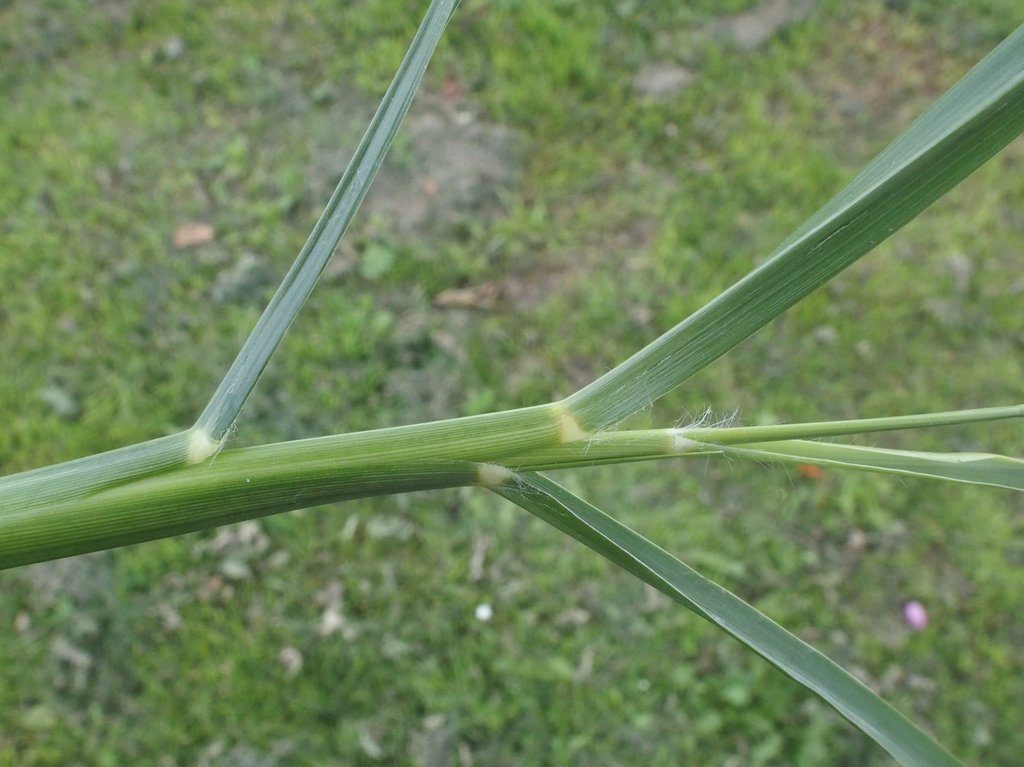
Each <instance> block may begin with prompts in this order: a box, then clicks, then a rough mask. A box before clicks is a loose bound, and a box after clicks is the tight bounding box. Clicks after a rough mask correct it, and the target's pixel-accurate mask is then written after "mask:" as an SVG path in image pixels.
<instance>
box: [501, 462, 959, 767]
mask: <svg viewBox="0 0 1024 767" xmlns="http://www.w3.org/2000/svg"><path fill="white" fill-rule="evenodd" d="M492 489H493V490H494V491H495V492H497V493H498V494H499V495H502V496H503V497H505V498H507V499H509V500H510V501H512V502H513V503H516V504H518V505H519V506H522V507H523V508H524V509H526V510H527V511H530V512H532V513H533V514H536V515H537V516H538V517H540V518H541V519H543V520H544V521H545V522H548V523H550V524H551V525H554V526H555V527H556V528H558V529H559V530H561V531H562V532H564V533H567V534H569V535H571V536H572V537H573V538H575V539H576V540H578V541H580V542H581V543H583V544H584V545H586V546H588V547H590V548H591V549H593V550H594V551H596V552H597V553H598V554H600V555H601V556H603V557H605V558H607V559H609V560H611V561H612V562H614V563H615V564H617V565H619V566H620V567H622V568H624V569H625V570H627V571H629V572H630V573H632V574H633V575H635V576H637V577H638V578H640V579H641V580H643V581H644V582H645V583H648V584H650V585H651V586H653V587H654V588H656V589H658V590H659V591H661V592H662V593H664V594H667V595H668V596H669V597H671V598H672V599H674V600H676V601H677V602H681V603H682V604H684V605H686V606H687V607H689V608H690V609H691V610H693V611H694V612H696V613H697V614H699V615H701V616H703V617H704V618H706V619H707V620H709V621H711V622H712V623H714V624H715V625H717V626H719V627H721V628H722V629H724V630H725V631H727V632H728V633H729V634H731V635H732V636H734V637H735V638H736V639H738V640H739V641H740V642H742V643H743V644H745V645H746V646H747V647H749V648H750V649H752V650H754V651H755V652H756V653H758V654H759V655H761V656H762V657H763V658H765V659H766V660H767V661H769V662H770V663H771V664H772V665H774V666H776V667H777V668H779V669H780V670H781V671H783V672H784V673H785V674H787V675H788V676H790V677H792V678H793V679H795V680H796V681H797V682H799V683H800V684H802V685H804V686H805V687H807V688H808V689H810V690H812V691H813V692H815V693H817V694H818V695H820V696H821V697H822V698H823V699H824V700H826V701H827V702H828V703H830V704H831V705H832V706H834V707H835V708H836V710H837V711H839V713H841V714H842V715H843V716H845V717H846V718H847V719H849V720H850V721H851V722H852V723H853V724H855V725H856V726H857V727H859V728H860V729H861V730H862V731H863V732H865V733H866V734H867V735H868V736H869V737H871V738H872V739H873V740H874V741H875V742H876V743H878V745H880V746H881V747H882V748H884V749H885V750H886V751H888V752H889V753H890V754H891V755H892V756H893V757H894V758H895V759H896V760H897V761H898V762H899V763H900V764H902V765H904V767H952V766H953V765H959V764H960V762H959V761H957V760H956V759H955V758H954V757H953V756H951V755H950V754H949V753H948V752H947V751H946V750H945V749H943V748H942V746H940V745H939V744H938V743H936V742H935V741H934V740H932V739H931V738H930V737H928V736H927V735H926V734H925V733H924V732H922V731H921V730H920V729H918V728H917V727H916V726H914V724H912V723H911V722H910V721H909V720H907V719H906V718H905V717H904V716H903V715H902V714H900V713H899V712H898V711H897V710H896V709H894V708H893V707H892V706H890V705H889V704H888V703H886V702H885V701H884V700H882V699H881V698H880V697H878V696H877V695H876V694H875V693H873V692H872V691H871V690H869V689H868V688H867V687H865V686H864V685H863V684H861V683H860V682H858V681H857V680H856V679H855V678H854V677H853V676H851V675H850V674H848V673H847V672H846V671H844V670H843V669H842V668H840V667H839V666H837V665H836V664H835V663H833V662H832V661H831V660H829V659H828V658H826V657H825V656H824V655H822V654H821V653H819V652H818V651H817V650H815V649H814V648H813V647H811V646H810V645H808V644H806V643H805V642H803V641H802V640H800V639H798V638H797V637H795V636H793V635H792V634H790V633H789V632H788V631H786V630H785V629H784V628H782V627H781V626H779V625H778V624H777V623H775V622H774V621H772V620H771V619H770V618H768V617H767V616H765V615H763V614H762V613H760V612H758V611H757V610H756V609H754V608H753V607H751V606H750V605H748V604H747V603H746V602H744V601H743V600H742V599H740V598H739V597H737V596H735V595H734V594H732V593H731V592H729V591H727V590H726V589H724V588H722V587H721V586H719V585H717V584H715V583H713V582H712V581H709V580H708V579H706V578H704V577H703V576H702V575H700V574H699V573H697V572H696V571H695V570H693V569H691V568H690V567H688V566H687V565H685V564H683V563H682V562H680V561H679V560H678V559H676V558H675V557H673V556H672V555H671V554H669V553H668V552H667V551H665V550H664V549H661V548H659V547H658V546H656V545H654V544H653V543H651V542H650V541H649V540H647V539H646V538H644V537H643V536H642V535H640V534H638V533H636V532H634V531H633V530H631V529H630V528H628V527H626V526H625V525H622V524H620V523H619V522H616V521H615V520H614V519H612V518H611V517H609V516H608V515H606V514H604V513H603V512H601V511H600V510H598V509H596V508H595V507H593V506H591V505H590V504H589V503H587V502H586V501H584V500H582V499H581V498H578V497H577V496H575V495H573V494H572V493H570V492H569V491H568V490H566V489H565V488H563V487H561V486H560V485H558V484H556V483H554V482H552V481H551V480H549V479H547V478H545V477H543V476H541V475H539V474H534V473H524V474H517V475H515V476H514V477H513V478H512V479H511V480H510V481H508V482H506V483H502V484H500V485H498V486H496V487H493V488H492Z"/></svg>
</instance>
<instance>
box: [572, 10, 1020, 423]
mask: <svg viewBox="0 0 1024 767" xmlns="http://www.w3.org/2000/svg"><path fill="white" fill-rule="evenodd" d="M1022 61H1024V26H1022V27H1021V28H1020V29H1018V30H1017V31H1016V32H1014V33H1013V34H1011V35H1010V36H1009V37H1008V38H1007V39H1006V40H1004V41H1003V42H1002V43H1001V44H1000V45H999V46H997V47H996V48H995V49H994V50H993V51H992V52H991V53H990V54H989V55H988V56H986V57H985V58H984V59H983V60H982V61H981V62H980V63H979V64H978V65H977V66H975V67H974V68H973V69H972V70H971V71H970V72H968V73H967V74H966V75H965V76H964V77H963V78H962V79H961V80H960V81H959V82H958V83H956V84H955V85H954V86H953V87H952V88H951V89H950V90H949V91H948V92H947V93H946V94H945V95H944V96H943V97H942V98H941V99H939V101H937V102H936V103H935V104H934V105H933V106H932V107H931V108H930V109H929V110H928V111H927V112H926V113H925V114H924V115H922V116H921V117H920V118H919V119H918V120H917V121H916V122H915V123H914V124H913V125H912V126H911V127H910V128H909V129H907V131H905V132H904V133H903V134H902V135H901V136H900V137H899V138H897V139H896V140H895V141H894V142H893V143H892V144H891V145H890V146H889V147H888V148H886V149H885V150H883V151H882V152H881V153H880V154H879V155H878V157H876V158H875V160H873V161H872V162H871V163H869V164H868V166H867V167H866V168H865V169H864V171H862V172H861V174H859V175H858V176H857V177H856V178H855V179H854V180H853V181H851V182H850V184H848V185H847V186H846V187H845V188H844V189H843V190H842V191H840V192H839V194H837V195H836V196H835V197H834V198H833V199H832V200H831V201H829V202H828V203H826V204H825V205H824V206H823V207H822V208H821V209H820V210H819V211H818V212H817V213H815V214H814V215H813V216H811V218H809V219H808V220H807V222H806V223H805V224H804V225H802V226H801V227H800V228H798V229H797V231H796V232H794V233H793V234H792V235H791V236H790V237H789V238H787V239H786V240H785V241H784V242H783V243H782V244H781V245H780V246H779V247H778V248H776V249H775V251H774V252H773V253H772V254H771V255H770V256H769V258H768V260H767V261H765V262H764V263H763V264H761V265H760V266H758V267H757V268H755V269H754V270H753V271H751V272H750V273H749V274H748V275H747V276H746V277H744V278H743V279H741V280H740V281H739V282H737V283H735V284H734V285H733V286H732V287H730V288H728V289H727V290H725V291H724V292H723V293H722V294H720V295H719V296H718V297H717V298H715V299H714V300H712V301H711V302H710V303H708V304H707V305H705V306H704V307H702V308H701V309H699V310H698V311H696V312H695V313H694V314H692V315H690V317H688V318H686V319H685V320H683V321H682V322H681V323H679V324H678V325H676V326H675V327H674V328H672V329H671V330H669V331H668V332H666V333H665V334H663V335H662V336H661V337H660V338H658V339H656V340H655V341H653V342H652V343H650V344H649V345H648V346H646V347H645V348H643V349H641V350H640V351H639V352H637V353H636V354H634V355H633V356H631V357H630V358H629V359H627V360H626V361H624V362H623V363H622V364H620V365H618V366H617V367H615V368H613V369H612V370H611V371H609V372H608V373H606V374H604V375H603V376H601V377H600V378H598V379H597V380H596V381H594V382H592V383H591V384H589V385H587V386H585V387H584V388H582V389H580V390H579V391H577V392H576V393H574V394H572V395H570V396H569V397H568V398H567V399H566V400H565V403H566V405H567V406H568V408H569V409H570V411H571V412H572V414H573V416H574V417H575V418H576V419H577V420H578V421H579V424H580V426H581V428H583V429H584V430H587V431H600V430H602V429H605V428H607V427H609V426H612V425H614V424H616V423H618V422H620V421H621V420H623V419H624V418H627V417H628V416H630V415H632V414H634V413H636V412H638V411H640V410H642V409H644V408H646V407H648V406H649V405H650V404H651V402H653V401H654V400H656V399H658V398H659V397H661V396H663V395H664V394H666V393H667V392H668V391H670V390H671V389H673V388H675V387H676V386H678V385H679V384H680V383H682V382H683V381H685V380H686V379H687V378H689V377H690V376H692V375H694V374H695V373H697V372H699V371H700V370H701V369H703V368H704V367H706V366H707V365H709V364H710V363H711V362H713V361H714V360H716V359H717V358H718V357H720V356H722V355H723V354H725V353H726V352H728V351H729V350H731V349H733V348H734V347H736V346H737V345H739V344H740V343H741V342H742V341H744V340H745V339H746V338H748V337H749V336H751V335H752V334H753V333H755V332H756V331H757V330H759V329H760V328H761V327H763V326H764V325H766V324H767V323H768V322H770V321H771V320H772V319H774V318H775V317H777V316H778V315H779V314H781V313H782V312H784V311H785V310H786V309H788V308H789V307H790V306H792V305H793V304H795V303H797V302H798V301H799V300H801V299H802V298H804V297H805V296H807V295H808V294H810V293H811V292H812V291H814V290H815V289H817V288H818V287H820V286H821V285H823V284H825V283H826V282H827V281H828V280H830V279H832V277H834V276H835V275H837V274H838V273H839V272H841V271H842V270H844V269H845V268H847V267H848V266H850V265H851V264H853V263H854V262H855V261H857V259H859V258H861V257H862V256H863V255H864V254H866V253H867V252H869V251H870V250H871V249H872V248H874V247H875V246H876V245H877V244H878V243H879V242H881V241H882V240H884V239H886V238H887V237H889V236H890V235H891V234H893V233H894V232H895V231H897V230H898V229H899V228H900V227H902V226H903V225H904V224H906V223H908V222H909V221H911V220H912V219H913V218H914V217H916V216H917V214H918V213H920V212H921V211H922V210H924V209H925V208H926V207H928V206H929V205H930V204H931V203H933V202H934V201H935V200H937V199H938V198H939V197H941V196H942V195H943V194H945V193H946V191H948V190H949V189H950V188H952V187H953V186H954V185H956V184H957V183H959V182H960V181H961V180H962V179H963V178H965V177H966V176H967V175H969V174H970V173H971V172H973V171H974V170H975V169H976V168H977V167H979V166H980V165H981V164H982V163H983V162H985V161H986V160H987V159H989V158H990V157H991V156H992V155H994V154H995V153H996V152H997V151H998V150H999V149H1001V148H1002V147H1003V146H1005V145H1006V144H1007V143H1009V142H1010V141H1011V140H1012V139H1013V138H1015V137H1016V136H1017V135H1019V134H1020V133H1021V132H1022V131H1024V66H1022V65H1021V62H1022Z"/></svg>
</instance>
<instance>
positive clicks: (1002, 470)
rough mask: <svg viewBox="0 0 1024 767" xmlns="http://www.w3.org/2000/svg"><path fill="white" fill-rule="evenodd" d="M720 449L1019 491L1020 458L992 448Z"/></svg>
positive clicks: (823, 445) (799, 443) (808, 445)
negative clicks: (979, 450) (978, 450)
mask: <svg viewBox="0 0 1024 767" xmlns="http://www.w3.org/2000/svg"><path fill="white" fill-rule="evenodd" d="M721 449H722V452H723V453H724V454H725V455H736V456H743V457H745V458H753V459H756V460H762V461H786V462H790V463H792V462H797V463H810V464H815V465H818V466H831V467H835V468H840V469H857V470H861V471H879V472H884V473H888V474H908V475H912V476H917V477H931V478H932V479H947V480H951V481H953V482H962V483H965V484H970V485H990V486H992V487H1003V488H1007V489H1009V490H1024V461H1022V460H1020V459H1019V458H1010V457H1008V456H1005V455H994V454H991V453H927V452H922V451H917V450H891V449H888V448H881V447H863V446H860V445H842V444H837V443H835V442H809V441H804V440H787V441H780V442H762V443H756V442H755V443H750V444H743V445H731V446H723V447H722V448H721Z"/></svg>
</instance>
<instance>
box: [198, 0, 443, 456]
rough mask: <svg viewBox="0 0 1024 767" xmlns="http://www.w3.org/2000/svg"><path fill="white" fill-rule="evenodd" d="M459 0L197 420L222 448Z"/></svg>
mask: <svg viewBox="0 0 1024 767" xmlns="http://www.w3.org/2000/svg"><path fill="white" fill-rule="evenodd" d="M458 1H459V0H432V2H431V4H430V7H429V8H428V9H427V13H426V14H425V15H424V17H423V21H422V23H421V24H420V27H419V29H418V30H417V32H416V36H415V37H414V38H413V40H412V43H411V44H410V46H409V49H408V50H407V51H406V54H405V57H404V58H403V60H402V63H401V65H400V66H399V68H398V71H397V72H396V73H395V77H394V79H393V80H392V82H391V85H390V86H389V87H388V89H387V92H386V93H385V94H384V98H383V99H382V100H381V103H380V106H379V107H378V108H377V112H376V113H375V114H374V116H373V119H372V120H371V121H370V124H369V125H368V126H367V128H366V132H365V133H364V134H363V138H362V140H361V141H360V142H359V146H358V147H357V148H356V151H355V154H354V155H353V157H352V160H351V162H350V163H349V166H348V168H347V169H346V170H345V173H344V174H343V175H342V177H341V181H339V182H338V186H337V188H335V190H334V193H333V194H332V195H331V198H330V200H329V201H328V203H327V206H326V207H325V208H324V212H323V213H322V214H321V216H320V218H319V220H318V221H317V222H316V224H315V225H314V227H313V230H312V232H311V233H310V235H309V237H308V239H307V240H306V243H305V245H303V246H302V250H300V251H299V255H298V256H297V257H296V259H295V262H294V263H293V264H292V266H291V268H290V269H289V270H288V273H287V274H286V275H285V277H284V280H283V281H282V282H281V284H280V285H279V286H278V289H277V291H276V292H275V293H274V296H273V297H272V298H271V300H270V303H269V304H268V305H267V308H266V309H265V310H264V312H263V314H262V315H261V316H260V318H259V320H258V321H257V322H256V326H255V327H254V328H253V330H252V332H251V333H250V334H249V337H248V338H247V339H246V341H245V343H244V344H243V346H242V348H241V349H240V350H239V352H238V355H237V356H236V357H235V360H234V362H232V364H231V367H230V368H229V369H228V372H227V373H226V374H225V375H224V378H223V379H222V380H221V382H220V385H218V387H217V389H216V391H215V392H214V393H213V396H212V397H211V398H210V401H209V402H208V403H207V405H206V407H205V408H204V410H203V412H202V414H200V416H199V418H198V420H197V421H196V424H195V426H194V427H193V428H194V429H196V430H199V431H201V432H203V433H205V434H207V435H209V437H210V438H211V439H212V440H213V441H214V442H218V443H219V442H221V441H222V440H223V439H224V437H225V435H226V434H227V432H228V430H229V429H230V428H231V426H232V424H233V423H234V421H235V419H236V418H237V417H238V413H239V411H240V410H241V408H242V406H243V405H244V403H245V400H246V399H247V398H248V396H249V394H250V392H252V389H253V387H255V385H256V381H257V380H258V379H259V377H260V375H261V374H262V373H263V369H264V368H265V367H266V365H267V363H268V362H269V360H270V357H271V355H272V354H273V353H274V350H275V349H277V346H278V344H280V343H281V340H282V339H283V338H284V334H285V332H286V331H287V330H288V327H289V326H290V325H291V323H292V320H294V319H295V316H296V315H297V314H298V313H299V310H300V309H301V308H302V305H303V304H304V303H305V302H306V299H307V298H308V297H309V295H310V293H312V291H313V288H314V287H316V283H317V281H318V280H319V279H320V275H321V273H322V272H323V270H324V268H325V267H326V266H327V262H328V261H329V260H330V258H331V256H332V255H333V253H334V249H335V248H336V247H337V246H338V243H339V242H340V241H341V237H342V235H344V233H345V230H346V229H347V228H348V225H349V224H350V223H351V221H352V218H353V217H354V216H355V213H356V211H357V210H358V209H359V206H360V204H361V203H362V201H363V199H364V198H365V197H366V193H367V192H368V191H369V188H370V184H371V182H372V181H373V179H374V177H375V176H376V174H377V170H378V169H379V168H380V166H381V163H382V162H383V161H384V156H385V155H386V154H387V151H388V149H389V148H390V147H391V143H392V141H393V140H394V137H395V134H396V133H397V132H398V128H399V126H400V125H401V122H402V119H403V118H404V117H405V114H406V112H407V111H408V109H409V105H410V104H411V103H412V99H413V96H415V94H416V91H417V89H418V87H419V84H420V81H421V79H422V78H423V73H424V72H425V71H426V68H427V63H428V62H429V61H430V57H431V55H432V54H433V52H434V49H435V47H436V46H437V43H438V41H439V40H440V39H441V34H442V32H443V31H444V29H445V26H446V25H447V24H448V21H449V19H450V18H451V16H452V14H453V13H454V12H455V7H456V6H457V5H458Z"/></svg>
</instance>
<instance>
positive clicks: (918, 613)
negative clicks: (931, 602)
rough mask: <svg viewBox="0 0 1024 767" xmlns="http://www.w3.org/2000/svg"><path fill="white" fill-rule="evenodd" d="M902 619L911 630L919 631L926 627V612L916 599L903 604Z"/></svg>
mask: <svg viewBox="0 0 1024 767" xmlns="http://www.w3.org/2000/svg"><path fill="white" fill-rule="evenodd" d="M903 619H904V620H905V621H906V622H907V624H908V625H909V626H910V627H911V628H912V629H915V630H917V631H920V630H921V629H923V628H924V627H925V626H927V625H928V611H927V610H925V609H924V605H923V604H921V603H920V602H918V601H917V600H916V599H911V600H910V601H909V602H904V603H903Z"/></svg>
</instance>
